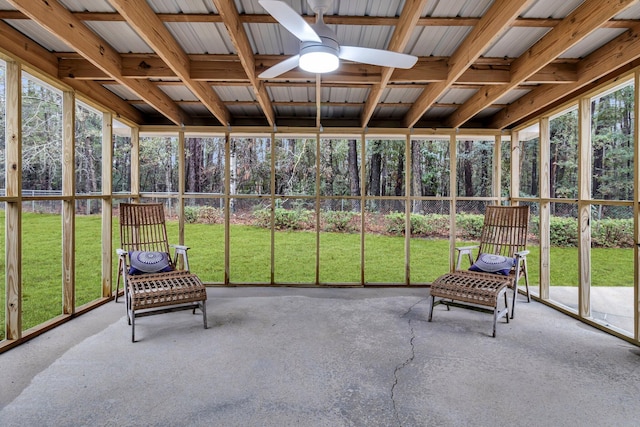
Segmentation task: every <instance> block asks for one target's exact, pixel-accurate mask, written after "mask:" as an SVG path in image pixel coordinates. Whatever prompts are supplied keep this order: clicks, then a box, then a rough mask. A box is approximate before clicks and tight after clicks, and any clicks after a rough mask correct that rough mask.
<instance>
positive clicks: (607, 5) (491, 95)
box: [445, 0, 637, 128]
mask: <svg viewBox="0 0 640 427" xmlns="http://www.w3.org/2000/svg"><path fill="white" fill-rule="evenodd" d="M636 2H637V0H586V1H585V2H584V3H582V4H581V5H580V6H578V7H577V8H576V9H575V10H574V11H572V12H571V13H570V14H569V15H568V16H567V17H566V18H565V19H564V20H563V21H562V22H561V23H560V24H558V25H556V26H555V27H554V28H553V29H551V30H550V31H549V32H548V33H547V34H545V35H544V36H543V37H542V38H541V39H540V40H539V41H538V42H537V43H536V44H534V45H533V46H531V47H530V48H529V49H528V50H527V51H526V52H525V53H523V54H522V55H521V56H520V57H519V58H518V59H516V60H515V61H514V62H513V63H512V64H511V81H510V83H509V84H507V85H501V86H487V88H486V89H485V90H482V91H479V92H477V93H476V94H474V95H473V96H472V97H471V98H469V100H467V101H466V102H465V103H464V104H463V105H462V107H460V108H458V109H457V110H456V111H455V112H454V113H453V114H452V115H451V116H450V117H449V118H448V119H447V121H446V122H445V125H446V126H450V127H452V128H458V127H460V126H462V125H463V124H464V123H465V122H467V121H468V120H470V119H471V118H473V116H475V115H476V114H477V113H479V112H480V111H482V110H483V109H484V108H486V107H487V106H488V105H491V104H492V103H494V102H495V101H496V100H498V99H499V98H500V97H501V96H503V95H505V94H506V93H507V92H509V91H510V90H511V89H513V88H514V87H515V86H517V85H519V84H520V83H522V82H524V81H525V80H526V79H527V78H529V77H530V76H531V75H532V74H534V73H536V72H537V71H539V70H540V69H541V68H542V67H544V65H545V64H548V63H549V62H551V61H553V60H554V59H556V58H557V57H558V56H559V55H561V54H562V53H563V52H565V51H566V50H567V49H569V48H571V47H572V46H575V45H576V44H577V43H578V42H580V41H581V40H583V39H584V38H585V37H586V36H588V35H589V34H590V33H591V32H592V31H594V30H595V29H597V28H599V27H600V26H601V25H602V24H604V23H605V22H607V21H609V20H610V19H611V18H612V17H614V16H616V15H617V14H618V13H620V12H622V11H624V10H625V9H626V8H627V7H629V6H630V5H631V4H633V3H636Z"/></svg>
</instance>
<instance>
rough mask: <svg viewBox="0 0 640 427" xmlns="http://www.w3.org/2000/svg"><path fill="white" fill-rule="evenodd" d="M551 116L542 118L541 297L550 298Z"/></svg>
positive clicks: (540, 149)
mask: <svg viewBox="0 0 640 427" xmlns="http://www.w3.org/2000/svg"><path fill="white" fill-rule="evenodd" d="M549 131H550V130H549V117H543V118H542V119H540V133H539V138H538V140H539V141H540V144H539V145H540V147H539V151H540V154H539V158H540V173H539V174H538V176H539V177H540V184H539V185H540V222H539V224H540V236H539V238H540V298H542V299H549V286H550V283H551V272H550V252H549V251H550V249H551V227H550V221H551V203H550V202H549V197H550V196H551V188H550V185H551V179H550V176H549V173H550V170H551V168H550V167H549V165H550V162H551V153H550V151H551V142H550V133H549Z"/></svg>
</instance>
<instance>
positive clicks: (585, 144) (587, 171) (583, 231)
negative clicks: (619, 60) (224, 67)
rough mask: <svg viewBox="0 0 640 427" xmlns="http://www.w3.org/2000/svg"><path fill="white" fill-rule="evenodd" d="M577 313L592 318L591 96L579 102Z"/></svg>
mask: <svg viewBox="0 0 640 427" xmlns="http://www.w3.org/2000/svg"><path fill="white" fill-rule="evenodd" d="M578 152H579V156H578V266H579V271H578V313H579V314H580V316H581V317H585V318H587V317H591V223H590V221H591V203H590V199H591V99H589V98H581V99H580V102H579V104H578Z"/></svg>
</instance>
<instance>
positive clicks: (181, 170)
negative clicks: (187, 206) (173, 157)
mask: <svg viewBox="0 0 640 427" xmlns="http://www.w3.org/2000/svg"><path fill="white" fill-rule="evenodd" d="M185 156H186V153H185V150H184V131H180V132H178V244H180V245H184V241H185V240H184V193H185V189H186V183H185V180H186V173H185V170H186V168H185ZM180 262H183V260H182V258H181V260H180Z"/></svg>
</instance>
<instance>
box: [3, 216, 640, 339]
mask: <svg viewBox="0 0 640 427" xmlns="http://www.w3.org/2000/svg"><path fill="white" fill-rule="evenodd" d="M0 220H1V221H3V220H4V211H0ZM100 227H101V219H100V216H78V217H76V254H75V256H76V271H75V274H76V284H77V285H76V305H77V306H80V305H83V304H85V303H87V302H90V301H93V300H96V299H98V298H100V296H101V278H100V262H101V242H100V239H101V231H100ZM22 229H23V242H22V244H23V250H22V254H23V265H22V275H23V296H22V298H23V329H28V328H30V327H33V326H36V325H38V324H40V323H42V322H45V321H47V320H49V319H51V318H53V317H55V316H57V315H60V314H61V313H62V286H61V282H62V256H61V253H62V226H61V218H60V216H59V215H50V214H30V213H25V214H23V224H22ZM113 231H114V233H113V237H114V238H113V247H114V251H115V248H117V247H118V245H119V229H118V224H117V221H115V223H114V227H113ZM4 232H5V230H4V227H2V228H0V237H1V241H2V242H4ZM168 232H169V237H170V241H171V243H177V235H178V226H177V223H176V222H169V223H168ZM229 238H230V253H229V276H230V281H231V282H232V283H269V282H270V281H271V231H270V230H266V229H263V228H258V227H254V226H243V225H233V226H231V228H230V235H229ZM185 243H186V244H187V245H188V246H190V247H191V250H190V251H189V254H190V255H189V259H190V263H191V270H192V271H194V272H196V273H198V275H199V276H200V277H201V278H202V279H203V280H204V281H206V282H222V281H223V280H224V226H222V225H219V224H213V225H211V224H187V225H186V226H185ZM316 245H317V244H316V234H315V233H314V232H308V231H301V232H290V231H277V232H276V233H275V238H274V272H273V274H274V281H275V282H276V283H301V284H305V283H306V284H312V283H315V279H316V278H315V271H316V255H315V254H316V248H317V246H316ZM318 247H319V256H320V267H319V280H320V282H321V283H328V284H330V283H353V284H359V283H360V271H361V261H362V257H361V254H360V248H361V241H360V235H359V234H343V233H330V232H321V233H320V239H319V246H318ZM364 247H365V256H364V264H365V278H364V279H365V282H366V283H404V280H405V279H404V278H405V266H404V262H405V239H404V237H392V236H382V235H367V236H365V242H364ZM530 249H531V254H530V256H529V257H528V263H529V272H530V279H531V283H532V284H537V283H538V277H539V274H538V272H539V267H538V266H539V260H538V251H537V248H536V247H530ZM4 250H5V245H4V244H1V245H0V251H1V252H2V256H0V266H1V268H0V273H1V274H2V276H3V277H2V278H1V281H0V290H1V292H0V302H1V303H2V304H1V306H0V339H1V338H3V337H4V321H5V315H4V314H5V313H4V310H5V302H4V300H5V290H4V287H5V280H4V274H5V266H4V262H5V257H4ZM448 251H449V242H448V241H447V240H427V239H418V238H415V239H412V240H411V242H410V263H409V264H410V278H411V282H412V283H424V282H430V281H432V280H433V279H435V278H436V277H438V276H439V275H441V274H443V273H445V272H446V271H448V263H447V260H448ZM577 254H578V252H577V248H555V247H554V248H552V249H551V283H552V285H562V286H576V285H577V283H578V256H577ZM114 259H115V257H114ZM591 262H592V265H593V269H592V283H593V284H594V285H595V286H633V250H632V249H593V250H592V253H591ZM115 263H116V262H114V264H115ZM115 268H116V266H115V265H114V267H113V271H114V276H113V278H114V282H115V280H116V275H115Z"/></svg>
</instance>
